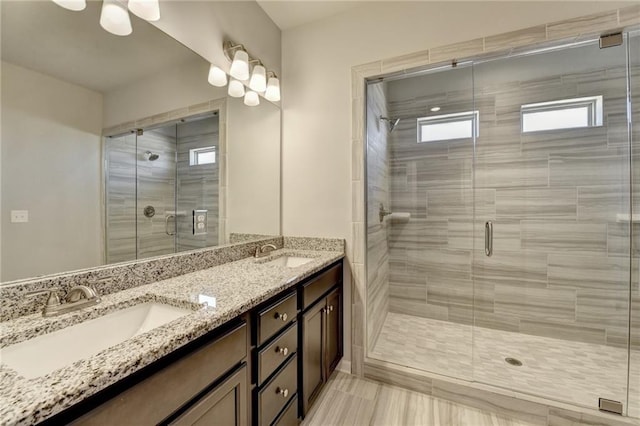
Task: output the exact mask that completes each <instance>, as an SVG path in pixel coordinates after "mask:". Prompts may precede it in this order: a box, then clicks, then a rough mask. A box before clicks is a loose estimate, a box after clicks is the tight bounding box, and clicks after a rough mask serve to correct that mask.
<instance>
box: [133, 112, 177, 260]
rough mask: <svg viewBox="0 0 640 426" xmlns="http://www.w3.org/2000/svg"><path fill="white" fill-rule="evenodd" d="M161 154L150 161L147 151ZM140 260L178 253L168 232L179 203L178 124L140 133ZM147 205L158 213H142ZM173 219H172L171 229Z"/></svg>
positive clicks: (138, 230) (138, 220)
mask: <svg viewBox="0 0 640 426" xmlns="http://www.w3.org/2000/svg"><path fill="white" fill-rule="evenodd" d="M147 151H151V152H153V153H155V154H159V155H160V157H159V158H158V159H157V160H155V161H148V160H146V158H145V157H144V153H145V152H147ZM136 157H137V161H138V211H137V227H138V228H137V234H138V259H142V258H145V257H151V256H158V255H161V254H169V253H173V252H175V239H174V237H173V236H171V235H167V233H166V227H165V220H166V218H167V215H170V214H174V211H175V204H176V198H175V197H176V192H175V191H176V162H175V159H176V126H175V125H172V126H166V127H159V128H157V129H153V130H148V131H145V132H144V135H142V136H138V152H137V153H136ZM145 206H153V207H154V208H155V210H156V214H155V216H153V217H151V218H148V217H145V216H144V215H143V214H142V211H143V209H144V208H145ZM172 226H173V222H172V220H171V219H170V220H169V228H170V230H173V228H172Z"/></svg>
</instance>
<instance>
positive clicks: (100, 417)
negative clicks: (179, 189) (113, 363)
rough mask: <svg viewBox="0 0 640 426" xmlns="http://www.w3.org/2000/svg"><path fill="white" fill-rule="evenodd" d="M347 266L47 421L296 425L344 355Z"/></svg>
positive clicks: (320, 275)
mask: <svg viewBox="0 0 640 426" xmlns="http://www.w3.org/2000/svg"><path fill="white" fill-rule="evenodd" d="M342 302H343V301H342V260H340V261H337V262H335V263H333V264H332V265H329V266H327V267H326V268H324V269H323V270H321V271H319V272H317V273H315V274H313V275H312V276H311V277H309V278H307V279H305V280H303V281H302V282H300V283H298V284H297V285H295V286H293V287H291V288H289V289H287V290H284V291H283V292H281V293H279V294H277V295H274V296H273V297H272V298H270V299H269V300H267V301H265V302H264V303H262V304H260V305H259V306H257V307H255V308H254V309H252V310H251V311H249V312H246V313H244V314H242V315H240V316H239V317H237V318H235V319H233V320H230V321H229V322H227V323H226V324H224V325H222V326H220V327H218V328H216V329H215V330H212V331H210V332H209V333H207V334H206V335H204V336H202V337H200V338H198V339H195V340H194V341H192V342H190V343H188V344H186V345H184V346H183V347H181V348H179V349H177V350H176V351H174V352H172V353H170V354H168V355H166V356H165V357H163V358H161V359H160V360H158V361H156V362H154V363H153V364H151V365H149V366H146V367H144V368H143V369H141V370H140V371H138V372H135V373H133V374H131V375H130V376H128V377H126V378H124V379H123V380H121V381H119V382H117V383H115V384H113V385H111V386H110V387H108V388H106V389H104V390H102V391H100V392H99V393H98V394H96V395H93V396H91V397H89V398H87V399H85V400H84V401H82V402H81V403H79V404H76V405H75V406H73V407H70V408H69V409H67V410H65V411H63V412H62V413H59V414H57V415H56V416H53V417H51V418H50V419H48V420H46V421H45V422H44V423H43V424H45V425H57V424H73V425H104V424H160V425H178V426H185V425H187V426H189V425H211V424H215V425H221V426H227V425H228V426H245V425H252V426H263V425H264V426H274V425H279V426H293V425H298V424H299V421H300V418H303V417H304V416H305V415H306V414H307V412H308V410H309V408H310V407H311V405H312V404H313V402H314V401H315V399H316V398H317V397H318V395H319V393H320V391H321V390H322V387H323V385H324V384H325V383H326V382H327V380H328V378H329V376H330V375H331V373H332V372H333V370H334V369H335V368H336V367H337V365H338V363H339V362H340V359H341V358H342V353H343V347H342V345H343V343H342V341H343V309H342Z"/></svg>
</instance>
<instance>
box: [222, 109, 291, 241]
mask: <svg viewBox="0 0 640 426" xmlns="http://www.w3.org/2000/svg"><path fill="white" fill-rule="evenodd" d="M227 102H228V104H227V105H228V108H227V152H228V155H227V164H228V170H229V172H228V178H229V184H228V192H227V198H228V202H227V206H228V207H227V208H228V210H227V232H228V233H230V232H239V233H247V234H267V235H278V234H280V108H278V107H277V106H275V105H273V104H271V103H269V102H266V101H264V100H263V101H262V102H261V103H260V105H259V106H257V107H247V106H246V105H244V103H243V102H242V99H237V98H229V99H228V101H227Z"/></svg>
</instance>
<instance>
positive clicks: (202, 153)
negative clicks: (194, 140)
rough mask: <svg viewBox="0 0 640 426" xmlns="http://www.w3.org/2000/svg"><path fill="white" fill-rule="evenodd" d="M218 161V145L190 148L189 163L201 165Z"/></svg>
mask: <svg viewBox="0 0 640 426" xmlns="http://www.w3.org/2000/svg"><path fill="white" fill-rule="evenodd" d="M215 162H216V147H215V146H205V147H203V148H194V149H190V150H189V165H190V166H201V165H203V164H214V163H215Z"/></svg>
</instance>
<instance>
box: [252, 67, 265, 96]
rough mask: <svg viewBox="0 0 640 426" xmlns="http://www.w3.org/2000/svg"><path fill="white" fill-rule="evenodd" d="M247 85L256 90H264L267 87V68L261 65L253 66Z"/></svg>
mask: <svg viewBox="0 0 640 426" xmlns="http://www.w3.org/2000/svg"><path fill="white" fill-rule="evenodd" d="M249 87H250V88H251V90H255V91H256V92H264V91H265V90H266V89H267V70H266V69H265V68H264V67H263V66H262V65H256V66H255V67H253V74H251V81H249Z"/></svg>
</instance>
